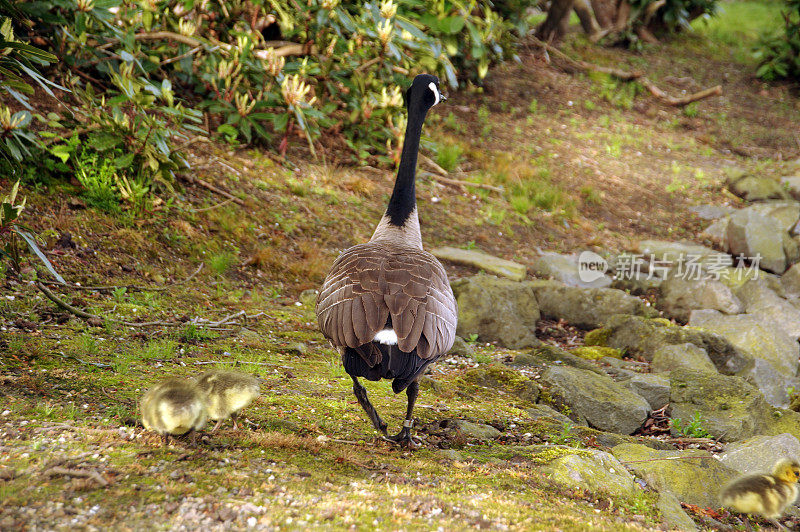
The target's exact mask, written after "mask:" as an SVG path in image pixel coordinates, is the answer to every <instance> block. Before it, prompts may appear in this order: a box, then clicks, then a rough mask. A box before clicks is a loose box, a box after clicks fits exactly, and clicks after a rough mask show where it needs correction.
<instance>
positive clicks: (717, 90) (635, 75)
mask: <svg viewBox="0 0 800 532" xmlns="http://www.w3.org/2000/svg"><path fill="white" fill-rule="evenodd" d="M530 39H531V40H532V41H533V43H534V44H535V45H536V46H538V47H540V48H542V49H543V50H545V51H547V52H550V53H551V54H552V55H554V56H555V57H558V58H559V59H561V60H562V61H564V62H565V63H568V64H569V65H570V66H571V67H572V68H575V69H578V70H581V71H584V72H586V71H589V70H591V71H593V72H600V73H603V74H608V75H610V76H613V77H615V78H617V79H621V80H623V81H638V82H639V83H641V84H642V85H643V86H644V87H645V88H646V89H647V90H648V91H649V92H650V94H652V95H653V96H654V97H655V98H657V99H658V100H660V101H661V102H663V103H665V104H667V105H671V106H674V107H682V106H684V105H688V104H690V103H692V102H696V101H698V100H702V99H704V98H709V97H711V96H719V95H721V94H722V86H721V85H715V86H714V87H709V88H707V89H703V90H701V91H700V92H695V93H693V94H687V95H686V96H683V97H680V98H675V97H673V96H670V95H668V94H667V93H666V92H664V91H663V90H661V89H660V88H658V86H656V84H655V83H653V82H652V81H650V80H649V79H647V78H646V77H645V75H644V73H643V72H638V71H633V72H628V71H626V70H620V69H618V68H610V67H604V66H600V65H595V64H594V63H589V62H587V61H581V60H578V59H573V58H571V57H570V56H568V55H567V54H565V53H564V52H562V51H561V50H559V49H558V48H556V47H555V46H553V45H552V44H549V43H546V42H544V41H542V40H540V39H537V38H536V37H534V36H533V35H531V36H530Z"/></svg>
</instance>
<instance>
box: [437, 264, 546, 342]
mask: <svg viewBox="0 0 800 532" xmlns="http://www.w3.org/2000/svg"><path fill="white" fill-rule="evenodd" d="M451 286H452V287H453V293H454V294H455V296H456V299H457V301H458V330H457V334H458V335H459V336H461V337H462V338H463V337H468V336H469V335H471V334H477V335H478V336H479V337H480V339H481V341H486V342H498V343H500V344H502V345H503V346H505V347H509V348H512V349H519V348H523V347H531V346H537V345H539V344H540V343H541V342H539V340H537V339H536V322H537V321H539V317H540V314H539V306H538V304H537V302H536V295H535V294H534V292H533V287H532V283H530V282H516V281H510V280H508V279H500V278H497V277H495V276H493V275H476V276H474V277H469V278H465V279H459V280H457V281H454V282H453V283H452V284H451Z"/></svg>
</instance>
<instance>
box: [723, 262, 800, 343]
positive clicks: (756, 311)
mask: <svg viewBox="0 0 800 532" xmlns="http://www.w3.org/2000/svg"><path fill="white" fill-rule="evenodd" d="M784 277H785V275H784ZM768 279H769V278H767V277H766V276H764V277H760V278H758V279H752V280H750V281H748V282H746V283H744V284H743V285H742V286H741V287H740V288H739V289H738V290H737V291H736V295H737V296H739V299H741V301H742V303H744V311H745V312H747V314H748V315H749V316H752V317H753V318H754V319H756V320H757V321H760V322H762V323H769V324H770V329H772V328H777V329H780V330H781V331H783V332H784V333H786V335H787V336H789V338H791V339H792V340H794V341H795V342H796V341H797V339H798V338H800V309H798V308H797V307H795V306H794V305H792V304H791V303H790V302H789V301H787V300H786V299H784V298H783V297H781V295H779V294H778V293H777V292H776V291H775V290H774V289H773V286H774V284H773V283H770V280H768ZM771 284H773V286H771ZM777 288H778V289H779V290H780V291H783V286H780V285H779V286H778V287H777Z"/></svg>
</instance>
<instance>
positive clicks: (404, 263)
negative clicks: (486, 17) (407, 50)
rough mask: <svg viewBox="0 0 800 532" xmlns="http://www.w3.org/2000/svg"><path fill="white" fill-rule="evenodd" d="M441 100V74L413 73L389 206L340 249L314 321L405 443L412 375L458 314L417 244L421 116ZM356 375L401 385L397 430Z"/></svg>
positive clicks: (436, 349) (373, 415) (439, 348)
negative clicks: (401, 417) (365, 238)
mask: <svg viewBox="0 0 800 532" xmlns="http://www.w3.org/2000/svg"><path fill="white" fill-rule="evenodd" d="M442 100H445V97H444V96H443V95H442V94H441V93H440V92H439V78H437V77H436V76H431V75H428V74H420V75H419V76H417V77H415V78H414V81H413V82H412V83H411V87H409V89H408V91H407V92H406V107H407V108H408V123H407V125H406V134H405V140H404V142H403V151H402V154H401V158H400V165H399V168H398V170H397V178H396V180H395V184H394V190H393V192H392V197H391V199H390V200H389V205H388V207H387V208H386V213H385V214H384V215H383V217H382V218H381V220H380V223H378V226H377V227H376V228H375V232H374V233H373V235H372V238H371V239H370V241H369V242H367V243H366V244H358V245H356V246H353V247H351V248H350V249H347V250H346V251H345V252H344V253H342V254H341V255H339V258H337V259H336V261H335V262H334V263H333V266H332V267H331V271H330V273H328V276H327V277H326V278H325V282H324V283H323V285H322V288H321V289H320V292H319V295H318V296H317V308H316V311H317V321H318V323H319V327H320V329H321V331H322V334H324V335H325V337H326V338H328V340H330V341H331V343H332V344H333V346H334V347H336V348H337V349H338V350H339V352H340V353H341V355H342V363H343V364H344V369H345V371H347V373H348V374H349V375H350V376H351V377H352V379H353V393H354V394H355V396H356V398H357V399H358V402H359V403H360V404H361V407H362V408H363V409H364V410H365V411H366V413H367V415H368V416H369V418H370V420H371V421H372V424H373V425H374V426H375V428H376V429H377V430H379V431H380V432H381V433H382V434H383V436H384V437H385V438H386V439H387V440H390V441H393V442H395V443H398V444H405V445H408V446H412V445H414V444H415V442H414V440H413V439H412V438H411V427H412V426H413V420H412V412H413V409H414V402H415V401H416V399H417V394H418V393H419V384H418V383H417V379H419V377H420V376H421V375H422V374H423V373H424V372H425V369H426V368H427V367H428V365H429V364H431V363H432V362H434V361H435V360H436V359H437V358H439V356H441V355H442V354H443V353H446V352H447V351H448V350H449V349H450V347H452V345H453V340H454V339H455V334H456V320H457V318H458V309H457V306H456V300H455V298H454V297H453V291H452V290H451V289H450V283H449V282H448V280H447V272H445V270H444V268H443V267H442V265H441V263H440V262H439V261H438V260H436V258H435V257H434V256H433V255H431V254H430V253H427V252H425V251H423V250H422V235H421V234H420V230H419V218H418V217H417V200H416V192H415V188H414V184H415V183H414V181H415V174H416V167H417V154H418V152H419V140H420V136H421V135H422V123H423V122H424V120H425V115H426V114H427V112H428V110H429V109H430V108H431V107H433V106H434V105H436V104H437V103H439V102H440V101H442ZM359 377H364V378H365V379H367V380H371V381H377V380H380V379H392V390H394V393H400V392H401V391H403V390H406V395H407V396H408V408H407V410H406V417H405V421H404V422H403V428H402V430H401V431H400V432H399V433H398V434H397V435H396V436H392V437H389V436H388V434H387V432H386V423H384V422H383V420H382V419H381V417H380V416H379V415H378V413H377V412H376V411H375V408H374V407H373V406H372V404H371V403H370V402H369V399H368V398H367V390H366V389H365V388H364V387H363V386H362V385H361V383H360V382H359V380H358V378H359Z"/></svg>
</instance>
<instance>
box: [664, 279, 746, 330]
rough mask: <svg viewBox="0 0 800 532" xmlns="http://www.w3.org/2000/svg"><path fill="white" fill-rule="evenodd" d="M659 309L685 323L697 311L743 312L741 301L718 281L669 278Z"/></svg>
mask: <svg viewBox="0 0 800 532" xmlns="http://www.w3.org/2000/svg"><path fill="white" fill-rule="evenodd" d="M658 306H659V308H660V309H661V310H663V311H664V313H665V314H666V315H667V316H670V317H671V318H675V319H676V320H681V321H683V322H685V321H686V320H688V319H689V313H690V311H692V310H696V309H714V310H719V311H720V312H724V313H726V314H739V313H741V312H744V307H743V306H742V303H741V301H739V299H738V298H737V297H736V296H735V295H734V294H733V291H732V290H731V289H730V288H728V287H727V286H726V285H725V284H724V283H722V282H721V281H716V280H714V279H697V280H695V279H684V278H683V277H677V276H676V277H671V278H670V279H667V280H666V281H664V283H663V284H662V285H661V298H660V299H659V302H658Z"/></svg>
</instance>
